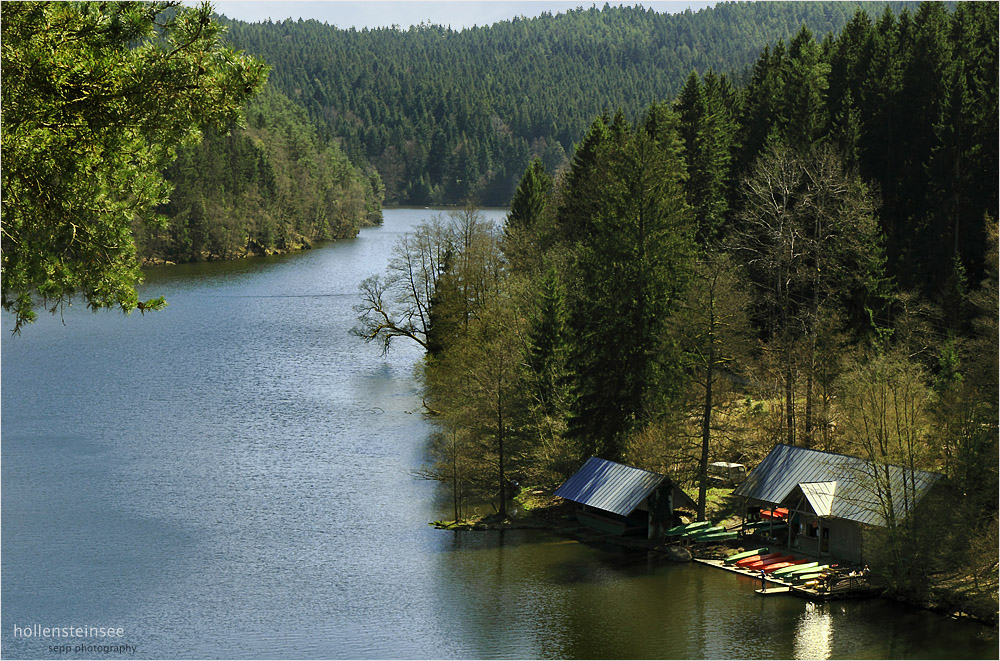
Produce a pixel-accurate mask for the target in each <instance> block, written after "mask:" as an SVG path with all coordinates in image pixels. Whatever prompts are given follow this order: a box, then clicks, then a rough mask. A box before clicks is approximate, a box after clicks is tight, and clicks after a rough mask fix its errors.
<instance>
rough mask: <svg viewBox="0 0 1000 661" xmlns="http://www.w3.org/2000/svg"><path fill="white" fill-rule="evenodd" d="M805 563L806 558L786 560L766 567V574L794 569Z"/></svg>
mask: <svg viewBox="0 0 1000 661" xmlns="http://www.w3.org/2000/svg"><path fill="white" fill-rule="evenodd" d="M804 562H805V559H804V558H803V559H798V558H796V559H793V560H786V561H785V562H776V563H774V564H773V565H768V566H767V567H764V573H765V574H770V573H771V572H773V571H777V570H779V569H781V568H782V567H792V566H794V565H801V564H802V563H804Z"/></svg>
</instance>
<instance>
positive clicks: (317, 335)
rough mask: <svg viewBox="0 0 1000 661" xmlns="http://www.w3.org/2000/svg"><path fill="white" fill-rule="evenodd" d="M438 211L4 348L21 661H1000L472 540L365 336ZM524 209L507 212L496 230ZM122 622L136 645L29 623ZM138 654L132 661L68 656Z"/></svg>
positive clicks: (822, 614)
mask: <svg viewBox="0 0 1000 661" xmlns="http://www.w3.org/2000/svg"><path fill="white" fill-rule="evenodd" d="M432 213H434V212H432V211H426V210H407V209H399V210H390V211H387V212H386V214H385V225H384V226H383V227H380V228H373V229H366V230H363V231H362V232H361V235H360V237H359V238H357V239H355V240H350V241H342V242H339V243H335V244H330V245H326V246H323V247H321V248H318V249H316V250H312V251H308V252H304V253H300V254H296V255H286V256H282V257H276V258H268V259H251V260H245V261H239V262H231V263H221V264H202V265H186V266H177V267H164V268H158V269H154V270H152V271H150V273H149V278H148V283H147V285H146V286H145V293H146V294H147V295H148V296H153V295H159V294H164V295H166V297H167V300H168V302H169V307H167V308H166V309H165V310H163V311H161V312H156V313H153V314H147V315H146V316H140V315H134V316H132V317H129V318H125V317H122V316H121V315H120V314H114V313H99V314H93V313H90V312H87V311H86V310H84V309H81V308H80V307H79V306H76V307H72V308H67V309H66V310H65V313H64V314H63V316H62V317H61V318H60V317H59V316H55V317H53V316H49V315H44V316H41V318H40V319H39V321H38V323H36V324H35V325H33V326H29V327H27V328H26V329H25V330H24V333H23V335H22V336H21V337H10V336H9V330H10V328H11V323H10V322H11V319H10V317H9V316H4V317H3V333H4V334H3V339H2V370H0V377H2V384H0V385H2V496H3V499H2V600H3V610H2V653H3V656H4V657H5V658H79V657H86V658H100V659H106V658H125V657H139V658H233V657H237V658H239V657H243V658H456V657H458V658H543V657H544V658H550V657H582V658H935V657H940V658H996V657H997V640H996V636H995V635H994V634H993V633H991V632H990V631H989V630H988V629H986V628H985V627H981V626H978V625H974V624H970V623H964V622H955V621H951V620H948V619H946V618H942V617H940V616H937V615H934V614H931V613H928V612H924V611H920V610H914V609H909V608H904V607H900V606H898V605H895V604H892V603H889V602H886V601H882V600H872V601H865V602H843V603H835V604H832V605H828V606H822V605H814V604H810V603H808V602H806V601H803V600H801V599H798V598H794V597H772V598H767V599H762V598H760V597H758V596H756V595H755V594H754V593H753V587H754V586H753V583H752V582H751V581H749V580H748V579H743V578H741V577H738V576H735V575H733V574H729V573H727V572H721V571H718V570H713V569H710V568H706V567H702V566H695V565H676V564H670V563H665V562H663V561H659V560H657V559H655V558H653V557H647V556H646V555H645V554H635V553H624V552H620V551H615V550H614V549H602V548H594V547H590V546H586V545H583V544H580V543H577V542H573V541H568V540H564V539H560V538H556V537H552V536H549V535H546V534H541V533H537V532H527V531H507V532H490V533H481V532H480V533H469V532H467V533H456V532H446V531H440V530H434V529H433V528H431V527H430V526H428V525H427V522H428V521H431V520H433V519H436V518H439V517H440V516H441V515H442V514H447V511H448V505H447V502H446V500H444V499H442V498H440V497H439V494H438V491H437V486H436V485H435V484H433V483H430V482H426V481H421V480H419V479H415V478H414V477H412V471H413V469H415V468H417V467H419V466H420V465H421V464H422V463H423V461H424V452H425V443H426V438H427V434H428V432H429V429H430V427H429V424H428V422H427V421H425V420H423V419H422V418H421V417H420V415H419V411H418V409H419V406H420V398H419V395H418V390H417V384H416V383H415V381H414V378H413V367H414V364H415V363H416V362H417V361H418V360H419V358H420V353H419V351H418V350H417V349H416V347H412V346H407V345H405V344H403V343H400V344H399V347H398V349H397V350H395V351H394V352H393V354H392V355H391V356H390V357H389V358H388V359H383V358H381V357H380V356H379V355H378V352H377V350H376V348H375V347H373V346H366V345H364V344H363V343H362V342H360V341H359V340H357V339H356V338H354V337H352V336H350V335H349V334H348V329H349V328H350V327H351V326H352V325H353V323H354V313H353V311H352V309H351V307H352V305H354V304H355V302H356V299H357V287H358V283H359V282H360V281H361V280H362V279H363V278H364V277H366V276H368V275H370V274H372V273H375V272H381V271H383V269H384V268H385V265H386V263H387V261H388V259H389V255H390V250H391V248H392V245H393V244H394V243H395V241H396V240H397V238H398V237H399V236H400V235H401V234H403V233H405V232H408V231H410V230H411V229H412V228H413V227H414V225H415V224H417V223H419V222H420V221H421V220H423V219H425V218H428V217H429V216H430V215H431V214H432ZM491 215H492V216H494V217H496V218H498V219H499V218H500V217H501V214H500V213H499V212H495V213H492V214H491ZM34 625H39V626H41V627H59V628H62V627H78V626H95V627H121V628H122V629H124V636H123V637H122V638H120V639H107V638H105V639H100V638H84V639H80V638H75V639H73V638H70V639H66V638H62V639H60V638H53V637H41V638H36V637H26V636H24V635H19V634H18V633H17V632H16V631H15V627H19V628H20V629H22V630H23V629H26V628H27V629H29V630H30V629H31V627H33V626H34ZM116 642H117V643H125V644H128V645H132V646H135V648H136V649H135V652H133V653H130V654H120V653H113V652H107V651H100V650H98V651H92V652H89V653H88V652H86V651H83V652H73V651H70V652H67V653H65V654H60V653H56V652H53V651H52V650H51V649H50V646H52V645H57V644H67V643H69V644H70V645H71V646H73V645H79V644H81V643H82V644H88V645H102V644H103V645H106V644H110V643H116Z"/></svg>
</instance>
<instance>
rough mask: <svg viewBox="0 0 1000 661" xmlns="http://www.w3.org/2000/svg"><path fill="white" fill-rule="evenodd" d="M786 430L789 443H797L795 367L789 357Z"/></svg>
mask: <svg viewBox="0 0 1000 661" xmlns="http://www.w3.org/2000/svg"><path fill="white" fill-rule="evenodd" d="M785 425H786V429H785V432H786V434H787V441H788V444H789V445H795V368H794V367H793V365H792V361H791V359H790V358H789V360H788V364H787V366H786V367H785Z"/></svg>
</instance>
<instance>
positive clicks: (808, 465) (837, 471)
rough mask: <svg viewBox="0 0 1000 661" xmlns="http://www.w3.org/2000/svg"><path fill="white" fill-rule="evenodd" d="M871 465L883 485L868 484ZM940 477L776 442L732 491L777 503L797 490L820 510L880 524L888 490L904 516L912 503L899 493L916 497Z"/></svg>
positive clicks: (825, 513) (888, 493)
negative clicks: (885, 486) (762, 459)
mask: <svg viewBox="0 0 1000 661" xmlns="http://www.w3.org/2000/svg"><path fill="white" fill-rule="evenodd" d="M876 469H877V470H878V471H879V474H880V476H881V479H880V480H878V483H879V484H882V485H885V484H888V485H889V488H888V489H885V488H884V487H883V488H882V489H878V488H875V487H874V486H873V485H874V484H875V480H873V478H872V476H873V475H874V474H875V471H876ZM886 476H887V477H886ZM940 478H941V475H940V474H938V473H928V472H926V471H918V470H909V469H904V468H901V467H899V466H876V465H875V464H872V463H870V462H867V461H865V460H863V459H859V458H857V457H848V456H846V455H842V454H833V453H830V452H821V451H819V450H810V449H809V448H801V447H797V446H792V445H777V446H775V448H774V449H773V450H771V452H770V454H768V455H767V457H765V458H764V461H762V462H761V463H760V465H758V466H757V467H756V468H754V469H753V471H751V472H750V475H748V476H747V479H746V480H744V481H743V482H742V483H741V484H740V485H739V486H738V487H736V489H735V490H734V491H733V495H734V496H742V497H745V498H751V499H754V500H758V501H761V502H764V503H772V504H779V503H783V502H785V501H786V500H788V499H789V496H791V495H792V494H793V492H795V491H796V490H799V491H801V493H802V495H803V496H805V498H806V500H807V501H808V502H809V505H810V507H812V509H813V511H815V512H816V514H818V515H820V516H828V517H833V518H840V519H848V520H851V521H855V522H857V523H865V524H869V525H875V526H884V525H885V517H884V516H883V512H884V511H886V509H887V507H888V505H887V504H885V503H887V496H888V495H891V496H892V499H893V507H892V510H893V511H894V512H895V514H896V515H897V516H905V515H906V513H907V510H908V509H911V508H912V507H913V505H914V503H913V502H907V501H906V499H905V498H904V494H905V493H910V494H915V498H916V500H919V499H920V498H921V497H923V495H924V494H925V493H926V492H927V490H928V489H930V487H931V485H933V484H934V483H935V482H936V481H937V480H938V479H940ZM904 484H905V485H906V489H905V490H904V488H903V487H904ZM910 500H913V499H912V498H911V499H910ZM792 504H793V505H794V503H792Z"/></svg>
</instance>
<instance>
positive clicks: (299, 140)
mask: <svg viewBox="0 0 1000 661" xmlns="http://www.w3.org/2000/svg"><path fill="white" fill-rule="evenodd" d="M246 116H247V128H246V129H242V130H240V129H233V130H231V131H230V132H229V133H228V134H223V133H221V132H220V131H218V130H215V129H212V128H208V129H206V130H205V132H204V139H203V140H202V141H201V142H200V143H199V144H197V145H193V146H187V147H185V148H182V149H180V150H179V153H178V158H177V160H176V161H175V162H174V163H173V164H172V165H171V166H170V167H169V168H168V169H167V172H166V177H167V180H168V181H169V182H170V183H171V184H172V185H173V187H174V190H173V193H172V194H171V196H170V201H169V202H168V203H167V204H166V205H165V206H163V207H162V208H161V209H160V211H161V212H162V213H163V214H164V215H165V216H167V218H169V220H170V222H169V223H168V224H167V225H166V226H165V227H162V228H156V227H150V226H148V225H147V226H142V225H138V226H136V228H135V230H134V231H135V235H136V240H137V243H138V246H139V254H140V255H141V256H142V257H143V258H144V259H145V260H146V261H173V262H186V261H200V260H203V259H231V258H235V257H242V256H246V255H263V254H270V253H272V252H275V251H286V250H293V249H298V248H302V247H307V246H309V245H311V244H312V243H313V242H315V241H321V240H326V239H338V238H344V237H352V236H355V235H356V234H357V232H358V229H359V228H360V227H361V226H362V225H363V224H365V223H374V224H377V223H380V222H381V219H382V211H381V209H382V186H381V182H380V180H379V177H378V173H376V172H374V171H371V172H369V173H368V174H365V173H364V172H363V171H362V170H361V169H359V168H357V167H355V166H354V165H353V164H352V163H351V162H350V161H349V160H348V158H347V156H345V155H344V153H343V151H342V150H341V149H340V147H339V145H338V144H337V142H336V141H334V140H330V139H324V138H321V137H319V136H318V134H317V131H316V129H315V127H314V126H313V125H312V124H311V122H309V120H308V118H307V117H306V116H305V111H304V110H302V108H301V107H299V106H297V105H295V104H293V103H291V102H290V101H289V100H288V99H287V98H285V96H284V95H282V94H281V93H280V92H278V91H276V90H274V89H273V87H270V86H269V87H268V88H267V89H266V90H265V91H264V92H263V93H261V94H260V95H259V96H257V97H255V98H254V99H253V100H251V101H250V103H249V104H248V107H247V110H246Z"/></svg>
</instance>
